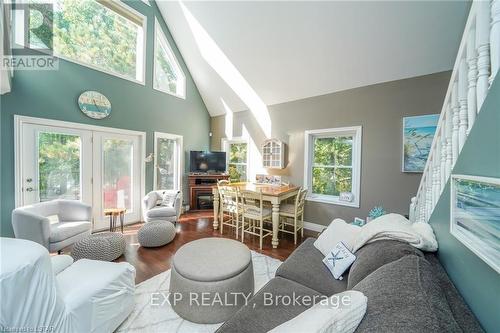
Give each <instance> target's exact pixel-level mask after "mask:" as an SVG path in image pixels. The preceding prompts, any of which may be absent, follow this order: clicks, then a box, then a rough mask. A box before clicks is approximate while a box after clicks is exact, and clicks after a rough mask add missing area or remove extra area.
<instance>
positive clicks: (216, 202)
mask: <svg viewBox="0 0 500 333" xmlns="http://www.w3.org/2000/svg"><path fill="white" fill-rule="evenodd" d="M213 194H214V230H217V229H218V228H219V192H218V191H217V190H214V191H213Z"/></svg>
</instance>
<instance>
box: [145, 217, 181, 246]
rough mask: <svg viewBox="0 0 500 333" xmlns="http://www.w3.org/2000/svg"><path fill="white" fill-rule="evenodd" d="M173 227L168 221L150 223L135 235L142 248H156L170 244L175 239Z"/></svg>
mask: <svg viewBox="0 0 500 333" xmlns="http://www.w3.org/2000/svg"><path fill="white" fill-rule="evenodd" d="M175 232H176V230H175V226H174V224H173V223H171V222H169V221H151V222H147V223H146V224H144V225H143V226H142V227H141V229H139V232H138V233H137V239H138V240H139V244H141V246H143V247H157V246H163V245H165V244H168V243H170V242H171V241H172V240H173V239H174V238H175Z"/></svg>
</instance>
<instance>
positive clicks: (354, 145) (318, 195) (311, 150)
mask: <svg viewBox="0 0 500 333" xmlns="http://www.w3.org/2000/svg"><path fill="white" fill-rule="evenodd" d="M305 157H306V158H305V166H304V170H305V174H304V180H305V181H304V183H305V184H304V185H305V186H306V187H307V188H308V189H309V194H308V197H307V199H308V200H310V201H318V202H325V203H334V204H338V205H344V206H351V207H359V196H360V174H361V126H356V127H342V128H330V129H321V130H310V131H305ZM341 194H342V195H341Z"/></svg>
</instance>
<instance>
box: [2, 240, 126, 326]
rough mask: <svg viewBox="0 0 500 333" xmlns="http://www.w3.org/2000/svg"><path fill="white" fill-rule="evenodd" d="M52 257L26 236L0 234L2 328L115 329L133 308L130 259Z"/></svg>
mask: <svg viewBox="0 0 500 333" xmlns="http://www.w3.org/2000/svg"><path fill="white" fill-rule="evenodd" d="M52 258H53V259H52V260H51V257H50V255H49V252H48V251H47V249H46V248H44V247H43V246H41V245H39V244H37V243H35V242H32V241H27V240H21V239H13V238H0V259H1V260H0V262H1V266H0V294H1V295H2V302H4V304H8V306H2V307H0V323H1V325H2V327H6V328H10V329H23V330H26V331H30V332H31V331H33V332H39V331H40V332H41V331H42V330H44V328H46V330H47V331H51V332H61V333H80V332H82V333H84V332H85V333H86V332H99V333H100V332H113V331H114V330H116V328H117V327H118V326H119V325H120V324H121V323H122V322H123V321H124V320H125V319H126V318H127V317H128V315H129V314H130V313H131V312H132V310H133V308H134V292H135V282H134V280H135V269H134V267H133V266H132V265H130V264H128V263H123V262H122V263H112V262H104V261H95V260H87V259H81V260H78V261H77V262H75V263H72V262H73V260H72V259H71V257H69V256H64V255H63V256H55V257H52Z"/></svg>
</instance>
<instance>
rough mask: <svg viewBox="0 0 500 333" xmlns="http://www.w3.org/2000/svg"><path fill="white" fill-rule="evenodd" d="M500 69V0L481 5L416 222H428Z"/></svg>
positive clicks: (464, 45)
mask: <svg viewBox="0 0 500 333" xmlns="http://www.w3.org/2000/svg"><path fill="white" fill-rule="evenodd" d="M499 66H500V0H493V1H490V0H475V1H474V2H473V3H472V6H471V10H470V13H469V18H468V19H467V24H466V25H465V31H464V34H463V36H462V41H461V43H460V47H459V49H458V55H457V59H456V61H455V66H454V67H453V72H452V74H451V80H450V84H449V85H448V90H447V92H446V97H445V99H444V103H443V108H442V110H441V115H440V117H439V122H438V126H437V129H436V134H435V136H434V140H433V142H432V145H431V150H430V152H429V157H428V158H427V163H426V165H425V168H424V172H423V174H422V179H421V181H420V185H419V187H418V191H417V195H416V196H415V197H413V198H412V199H411V204H410V214H409V215H410V221H412V222H428V221H429V219H430V217H431V215H432V212H433V211H434V208H435V206H436V204H437V202H438V200H439V198H440V196H441V194H442V192H443V189H444V187H445V185H446V183H447V182H448V179H449V178H450V175H451V172H452V170H453V167H454V165H455V162H456V161H457V158H458V156H459V155H460V152H461V150H462V147H463V145H464V143H465V142H466V141H467V136H468V135H469V132H470V130H471V129H472V127H473V126H474V122H475V120H476V116H477V115H478V113H479V112H480V111H481V106H482V104H483V102H484V100H485V98H486V96H487V95H488V91H489V87H490V85H491V83H492V82H493V79H494V78H495V75H496V74H497V73H498V69H499Z"/></svg>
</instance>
